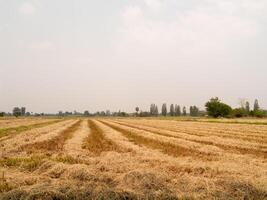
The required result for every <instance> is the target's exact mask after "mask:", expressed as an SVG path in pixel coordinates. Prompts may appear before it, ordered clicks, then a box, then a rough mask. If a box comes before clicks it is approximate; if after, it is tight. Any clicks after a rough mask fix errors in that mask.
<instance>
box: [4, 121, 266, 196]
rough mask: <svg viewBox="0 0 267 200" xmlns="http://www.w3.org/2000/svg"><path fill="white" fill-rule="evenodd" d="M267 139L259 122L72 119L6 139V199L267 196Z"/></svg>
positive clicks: (263, 127) (264, 127) (264, 130)
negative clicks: (245, 139) (266, 154)
mask: <svg viewBox="0 0 267 200" xmlns="http://www.w3.org/2000/svg"><path fill="white" fill-rule="evenodd" d="M14 120H16V119H14ZM22 121H24V120H22ZM10 123H12V119H10ZM20 123H21V122H20ZM27 123H28V122H27V120H26V119H25V124H27ZM220 134H222V135H223V137H219V135H220ZM231 134H232V135H231ZM229 136H231V138H230V137H229ZM245 137H247V139H250V138H254V139H255V140H253V141H252V140H251V141H244V140H241V139H240V138H245ZM266 138H267V126H262V125H255V124H254V125H252V124H251V125H249V124H229V123H227V124H225V125H224V124H222V123H219V124H216V123H207V122H189V121H183V122H181V121H170V120H155V119H149V120H143V119H142V120H141V119H140V120H139V119H127V118H123V119H114V118H111V119H107V118H103V119H90V120H88V119H82V120H81V121H77V122H76V121H74V120H69V121H65V122H64V123H62V124H61V125H60V124H58V125H57V124H56V125H55V127H52V128H42V131H41V132H39V130H38V131H36V132H35V131H34V130H32V131H29V132H27V134H24V133H23V134H19V135H16V136H15V137H12V138H9V139H7V140H5V141H1V140H0V148H1V150H2V151H4V152H5V153H3V154H2V156H1V155H0V172H2V171H4V172H5V175H4V178H1V176H0V199H3V200H17V199H21V200H22V199H48V200H50V199H51V200H52V199H58V200H71V199H72V200H73V199H75V200H82V199H99V200H100V199H113V200H117V199H136V200H142V199H144V200H145V199H149V200H151V199H166V200H169V199H201V200H204V199H205V200H206V199H219V200H220V199H222V200H224V199H238V200H239V199H257V200H258V199H260V200H261V199H267V160H266V157H265V156H264V154H262V153H265V150H266V147H267V141H266ZM26 140H27V141H26ZM30 141H35V142H32V143H29V142H30ZM25 144H26V145H25ZM21 146H22V148H20V147H21ZM76 147H77V148H76ZM82 147H84V149H83V148H82ZM228 148H229V149H228ZM243 148H244V149H243ZM128 149H131V151H129V150H128ZM13 150H14V151H13ZM257 151H259V152H261V153H259V152H257ZM0 175H1V174H0Z"/></svg>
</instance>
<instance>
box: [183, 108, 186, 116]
mask: <svg viewBox="0 0 267 200" xmlns="http://www.w3.org/2000/svg"><path fill="white" fill-rule="evenodd" d="M183 116H186V107H185V106H184V107H183Z"/></svg>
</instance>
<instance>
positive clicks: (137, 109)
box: [135, 107, 139, 116]
mask: <svg viewBox="0 0 267 200" xmlns="http://www.w3.org/2000/svg"><path fill="white" fill-rule="evenodd" d="M135 112H136V116H138V112H139V107H136V108H135Z"/></svg>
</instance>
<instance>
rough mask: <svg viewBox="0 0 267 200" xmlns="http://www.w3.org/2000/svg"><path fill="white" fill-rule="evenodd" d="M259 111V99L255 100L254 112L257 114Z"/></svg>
mask: <svg viewBox="0 0 267 200" xmlns="http://www.w3.org/2000/svg"><path fill="white" fill-rule="evenodd" d="M259 110H260V106H259V102H258V99H255V102H254V112H257V111H259Z"/></svg>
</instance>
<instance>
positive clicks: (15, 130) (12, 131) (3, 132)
mask: <svg viewBox="0 0 267 200" xmlns="http://www.w3.org/2000/svg"><path fill="white" fill-rule="evenodd" d="M61 121H62V120H53V121H45V122H41V123H35V124H31V125H28V126H26V125H23V126H18V127H12V128H5V129H0V138H2V139H3V140H4V139H7V138H9V137H12V136H13V135H16V134H19V133H21V132H24V131H29V130H31V129H35V128H41V127H45V126H48V125H51V124H54V123H58V122H61ZM3 137H5V138H3Z"/></svg>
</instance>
